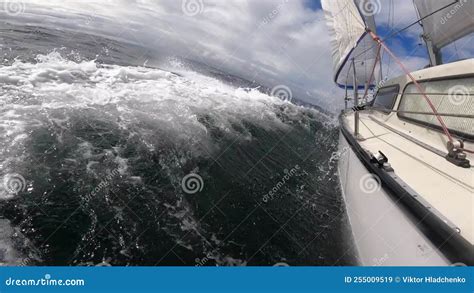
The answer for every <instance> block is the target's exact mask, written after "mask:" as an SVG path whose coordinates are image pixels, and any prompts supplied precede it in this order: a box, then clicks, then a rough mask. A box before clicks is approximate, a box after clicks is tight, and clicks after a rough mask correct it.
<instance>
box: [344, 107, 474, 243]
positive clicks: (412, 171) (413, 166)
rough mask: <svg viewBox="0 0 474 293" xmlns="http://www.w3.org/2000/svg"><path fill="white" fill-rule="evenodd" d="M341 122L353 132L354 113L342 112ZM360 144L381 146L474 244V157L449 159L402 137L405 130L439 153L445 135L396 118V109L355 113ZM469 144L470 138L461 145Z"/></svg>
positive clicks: (374, 149)
mask: <svg viewBox="0 0 474 293" xmlns="http://www.w3.org/2000/svg"><path fill="white" fill-rule="evenodd" d="M343 119H344V120H343V121H344V122H345V124H346V127H348V128H349V129H350V130H351V131H352V132H353V130H354V115H353V114H352V113H351V114H345V116H344V117H343ZM359 133H360V136H361V139H360V140H359V143H360V145H361V146H362V147H363V148H364V149H366V150H368V151H370V152H371V153H374V154H375V153H378V152H379V151H382V152H383V153H384V154H385V155H386V156H387V157H388V160H389V163H390V164H391V166H392V167H393V168H394V171H395V174H396V175H397V176H398V177H399V178H400V179H402V180H403V181H404V182H406V183H407V184H408V185H409V187H410V188H411V189H413V190H414V191H415V192H416V193H417V194H418V195H420V196H421V197H422V198H423V199H424V201H426V202H427V203H428V204H429V205H430V206H431V207H432V208H433V209H435V210H437V211H438V212H439V213H440V214H441V215H442V217H443V218H445V219H446V220H447V221H449V222H450V224H452V225H454V226H455V227H457V228H458V229H459V230H460V235H461V236H462V237H463V238H465V239H466V240H467V241H469V242H470V243H471V244H472V243H474V224H473V223H474V212H473V211H474V200H473V196H474V168H473V167H472V165H473V163H474V156H473V155H472V154H468V159H469V160H470V161H471V168H461V167H458V166H455V165H453V164H452V163H450V162H448V161H447V160H446V159H445V158H444V157H442V156H440V155H439V154H437V153H436V152H433V151H432V150H428V149H427V148H425V147H422V146H420V145H419V144H417V143H416V142H414V141H412V140H410V139H407V138H405V137H404V136H403V135H401V134H400V133H402V134H405V135H408V136H409V137H412V138H414V139H416V140H417V141H421V142H422V143H425V144H427V145H429V146H430V147H432V148H434V149H436V150H438V151H439V152H442V153H447V151H446V147H445V145H446V138H445V137H444V135H443V134H442V133H441V132H438V131H436V130H432V129H428V128H425V127H421V126H418V125H415V124H412V123H408V122H405V121H403V120H400V119H398V117H397V116H396V114H395V113H392V114H389V115H387V114H385V113H380V112H377V111H362V112H360V124H359ZM465 147H466V148H467V149H474V145H473V144H472V143H468V144H467V145H466V146H465Z"/></svg>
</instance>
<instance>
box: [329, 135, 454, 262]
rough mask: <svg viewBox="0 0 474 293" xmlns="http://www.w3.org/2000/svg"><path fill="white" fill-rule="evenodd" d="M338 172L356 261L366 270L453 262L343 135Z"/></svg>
mask: <svg viewBox="0 0 474 293" xmlns="http://www.w3.org/2000/svg"><path fill="white" fill-rule="evenodd" d="M339 150H340V152H341V156H340V160H339V165H338V170H339V178H340V183H341V190H342V194H343V197H344V202H345V206H346V212H347V215H348V218H349V221H350V225H351V231H352V238H353V241H354V246H355V250H356V253H357V259H358V262H359V264H360V265H364V266H442V265H450V264H451V262H450V261H449V260H448V259H447V258H446V257H444V255H443V254H442V253H441V252H440V251H439V250H438V249H437V247H436V246H435V245H434V244H433V243H432V242H431V241H430V240H429V239H428V238H427V237H426V236H425V234H424V233H423V232H422V231H421V230H420V228H419V227H420V226H421V225H419V222H417V220H416V219H413V217H411V216H410V215H409V213H408V212H406V211H405V208H404V207H403V206H402V204H401V203H399V202H398V201H397V200H396V199H394V198H393V197H392V196H391V195H390V194H389V192H388V191H386V190H384V188H383V187H382V186H381V184H380V181H379V179H378V177H375V176H373V175H372V174H371V173H370V172H369V171H368V170H367V168H366V167H365V166H364V164H363V163H362V162H361V161H360V160H359V158H358V157H357V155H356V153H355V152H354V151H353V150H352V149H351V147H350V145H349V143H348V141H347V140H346V138H345V137H344V135H343V134H342V133H341V134H340V137H339Z"/></svg>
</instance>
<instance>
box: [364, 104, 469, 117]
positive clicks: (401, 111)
mask: <svg viewBox="0 0 474 293" xmlns="http://www.w3.org/2000/svg"><path fill="white" fill-rule="evenodd" d="M367 109H368V110H378V111H381V112H391V113H401V114H417V115H428V116H434V115H436V114H435V113H432V112H420V111H405V110H392V109H387V108H380V107H370V108H367ZM438 115H439V116H446V117H454V118H468V119H474V115H470V114H456V113H438Z"/></svg>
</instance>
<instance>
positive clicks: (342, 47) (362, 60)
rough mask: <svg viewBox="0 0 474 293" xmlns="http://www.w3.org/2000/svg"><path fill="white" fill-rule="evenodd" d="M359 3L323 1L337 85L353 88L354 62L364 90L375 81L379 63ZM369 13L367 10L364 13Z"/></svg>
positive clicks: (360, 85) (351, 1) (339, 0)
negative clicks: (371, 78) (375, 67)
mask: <svg viewBox="0 0 474 293" xmlns="http://www.w3.org/2000/svg"><path fill="white" fill-rule="evenodd" d="M359 2H361V3H362V1H357V2H356V1H355V0H321V4H322V7H323V10H324V12H325V17H326V22H327V24H328V27H329V31H330V36H331V49H332V57H333V70H334V81H335V82H336V83H337V84H338V85H339V86H340V87H346V86H347V87H348V88H351V87H352V86H353V84H354V81H353V68H352V59H353V58H354V61H355V65H356V66H355V67H356V78H357V80H356V83H357V86H358V87H364V86H365V85H366V84H367V83H368V82H369V79H370V77H371V73H372V69H373V66H374V63H375V60H376V54H377V52H376V51H377V46H376V43H375V42H374V41H373V40H372V39H371V37H370V36H369V35H367V33H366V27H367V18H369V17H371V16H373V15H370V12H369V13H365V14H367V15H368V16H366V17H364V16H363V15H362V14H361V8H360V7H359V6H358V4H359ZM362 11H365V12H368V11H367V8H366V7H365V9H364V10H362Z"/></svg>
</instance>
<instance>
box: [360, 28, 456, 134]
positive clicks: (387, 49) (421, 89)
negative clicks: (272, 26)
mask: <svg viewBox="0 0 474 293" xmlns="http://www.w3.org/2000/svg"><path fill="white" fill-rule="evenodd" d="M368 32H369V34H370V36H371V37H372V39H374V41H376V42H377V43H378V44H379V45H380V46H382V47H383V48H384V49H385V50H386V51H387V52H388V54H390V56H392V58H393V59H394V60H395V61H396V62H397V63H398V65H399V66H400V67H401V68H402V70H403V71H404V72H405V74H406V75H407V76H408V77H409V78H410V79H411V80H412V81H413V83H414V84H415V86H416V88H417V89H418V91H419V92H420V93H421V95H422V96H423V98H425V100H426V102H427V103H428V105H429V106H430V108H431V110H432V111H433V113H434V115H435V116H436V118H437V119H438V122H439V124H440V125H441V127H442V128H443V132H444V134H446V136H447V137H448V139H449V141H450V142H451V143H453V137H452V136H451V133H450V132H449V130H448V127H447V126H446V124H445V123H444V121H443V118H441V116H440V115H439V114H438V111H437V110H436V108H435V106H434V105H433V102H431V99H430V98H429V97H428V95H427V94H426V93H425V91H424V90H423V88H422V87H421V85H420V84H419V83H418V81H416V79H415V78H414V77H413V75H412V74H411V73H410V71H409V70H408V69H407V68H406V67H405V65H403V63H402V62H401V61H400V60H399V59H398V58H397V56H395V54H393V52H392V51H391V50H390V49H389V48H388V47H387V45H385V43H384V42H382V40H381V39H380V38H379V37H378V36H377V35H376V34H375V33H374V32H372V31H368Z"/></svg>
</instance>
